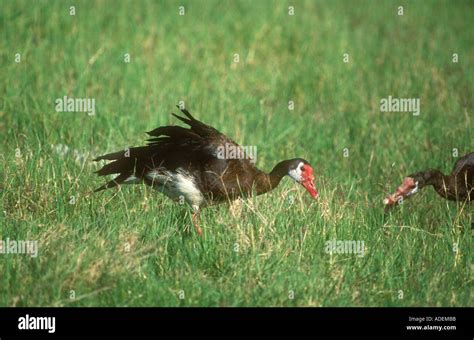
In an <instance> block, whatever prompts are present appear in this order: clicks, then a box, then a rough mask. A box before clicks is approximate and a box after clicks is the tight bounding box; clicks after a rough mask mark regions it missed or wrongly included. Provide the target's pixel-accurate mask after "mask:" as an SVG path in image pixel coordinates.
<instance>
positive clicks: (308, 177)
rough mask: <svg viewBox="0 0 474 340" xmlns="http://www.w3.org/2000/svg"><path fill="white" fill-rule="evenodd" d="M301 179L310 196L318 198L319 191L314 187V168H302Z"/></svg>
mask: <svg viewBox="0 0 474 340" xmlns="http://www.w3.org/2000/svg"><path fill="white" fill-rule="evenodd" d="M301 170H302V172H301V177H302V178H303V180H302V181H301V184H302V185H303V186H304V187H305V189H306V190H307V191H308V192H309V194H310V195H311V196H312V197H313V198H317V197H318V191H317V190H316V188H315V187H314V175H313V168H311V167H310V166H309V165H306V164H305V165H303V167H302V168H301Z"/></svg>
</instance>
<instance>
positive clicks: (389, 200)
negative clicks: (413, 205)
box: [383, 177, 416, 206]
mask: <svg viewBox="0 0 474 340" xmlns="http://www.w3.org/2000/svg"><path fill="white" fill-rule="evenodd" d="M415 187H416V183H415V180H414V179H413V178H411V177H406V178H405V179H404V180H403V183H402V185H400V186H399V187H398V188H397V191H395V193H393V194H391V195H388V196H387V197H386V198H385V199H384V200H383V203H384V204H385V205H386V206H393V205H395V203H398V202H399V201H400V199H404V198H405V197H407V196H408V194H409V192H410V191H412V190H413V189H414V188H415Z"/></svg>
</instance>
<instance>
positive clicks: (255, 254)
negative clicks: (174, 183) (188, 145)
mask: <svg viewBox="0 0 474 340" xmlns="http://www.w3.org/2000/svg"><path fill="white" fill-rule="evenodd" d="M71 5H74V6H75V15H70V11H71V9H70V6H71ZM181 5H182V6H184V9H185V15H179V6H181ZM0 6H1V7H2V8H1V11H0V24H1V29H0V32H1V33H0V34H1V40H0V60H1V66H0V75H1V79H2V81H1V83H0V98H1V101H0V117H1V118H0V119H1V120H0V144H1V154H0V167H1V170H2V171H1V182H0V189H1V190H0V195H1V203H0V204H1V207H0V208H1V210H0V240H5V239H7V238H8V239H10V240H35V241H37V242H38V243H37V244H38V256H37V257H32V256H29V255H25V254H0V273H1V275H0V305H1V306H472V305H473V295H472V291H473V290H472V288H473V280H472V255H473V254H472V252H473V250H472V233H471V224H472V223H473V221H474V218H473V216H472V215H473V213H472V205H471V206H468V205H466V204H462V203H458V204H456V203H452V202H447V201H445V200H442V199H441V198H439V197H438V196H437V195H436V194H435V192H434V191H433V190H432V189H431V188H426V189H425V190H423V192H422V193H421V194H419V195H417V196H416V197H414V198H413V199H411V200H410V201H407V202H405V203H404V204H403V205H401V206H400V207H398V208H397V209H395V210H394V211H393V213H392V214H391V215H388V216H384V214H383V204H382V199H383V197H385V195H386V194H387V193H389V192H391V191H393V190H394V189H395V188H396V187H397V186H398V185H399V184H400V183H401V181H402V179H403V178H404V176H406V175H408V174H409V173H412V172H415V171H419V170H424V169H427V168H430V167H436V168H439V169H441V170H442V171H443V172H445V173H449V172H450V171H451V168H452V166H453V164H454V162H455V160H456V157H453V153H455V151H456V150H457V151H458V153H459V156H461V155H463V154H465V153H467V152H471V151H473V150H474V143H473V140H474V139H473V131H474V130H473V118H474V117H473V93H474V89H473V79H474V70H473V63H474V27H473V26H472V14H473V12H474V6H473V3H472V2H471V1H440V2H438V1H436V2H435V1H399V2H394V1H350V2H349V1H329V0H328V1H293V2H287V1H238V2H237V1H225V2H224V1H222V2H221V1H203V0H201V1H185V0H183V1H177V2H176V1H174V2H173V1H166V2H161V1H112V0H109V1H96V2H92V1H79V0H76V1H73V2H70V1H69V2H68V1H41V0H39V1H13V0H7V1H2V3H1V5H0ZM288 6H294V15H289V14H288ZM398 6H404V9H403V10H404V13H403V15H398ZM17 53H18V54H19V55H20V59H19V62H17V61H18V60H16V58H17V57H18V55H17ZM126 53H128V54H129V55H130V62H125V60H124V55H125V54H126ZM345 53H347V54H348V58H349V60H348V62H344V54H345ZM236 54H238V56H236ZM453 54H457V55H458V58H459V60H458V62H453ZM237 58H238V62H235V61H236V60H237ZM389 95H392V96H395V97H401V98H419V99H420V103H421V110H420V114H419V115H418V116H415V115H413V114H411V113H409V112H381V110H380V100H381V99H382V98H386V97H388V96H389ZM64 96H69V97H74V98H85V97H87V98H94V99H95V101H96V113H95V115H88V114H87V113H85V112H75V113H73V112H56V110H55V100H56V98H63V97H64ZM180 101H184V102H185V104H186V107H187V108H188V109H189V110H190V111H191V113H193V114H194V115H195V116H196V117H197V118H198V119H201V120H203V121H204V122H206V123H208V124H210V125H212V126H214V127H216V128H217V129H219V130H220V131H222V132H223V133H225V134H227V135H228V136H230V137H231V138H233V139H234V140H236V141H237V142H239V143H240V144H242V145H255V146H257V148H258V156H257V166H258V167H259V168H261V169H264V170H266V171H270V170H271V169H272V167H273V166H274V165H275V164H276V163H277V162H278V161H280V160H283V159H289V158H295V157H303V158H305V159H307V160H308V161H309V162H310V163H311V164H312V165H313V167H314V168H315V171H316V187H317V188H318V189H319V191H320V197H319V198H318V200H317V201H314V200H311V198H310V197H309V195H308V194H307V193H306V192H305V191H304V189H303V188H302V187H300V186H297V185H296V184H295V183H293V182H292V181H291V180H290V179H288V178H286V179H284V181H283V182H282V183H281V184H280V186H279V187H278V188H277V189H276V190H274V191H273V192H271V193H269V194H267V195H264V196H260V197H258V198H253V199H250V200H247V201H243V202H240V203H237V204H234V205H232V206H231V207H230V206H229V205H221V206H216V207H211V208H208V209H205V210H204V211H203V213H202V227H203V229H204V234H203V236H202V237H199V236H197V235H196V233H194V232H188V231H186V229H189V227H190V214H189V211H188V210H187V209H186V208H184V207H181V206H179V205H177V204H175V203H173V202H171V201H169V200H168V199H167V198H165V197H164V196H162V195H160V194H157V193H156V192H153V191H152V190H150V189H149V188H148V187H145V186H124V187H122V188H121V189H120V190H108V191H105V192H103V193H97V194H94V193H92V191H93V189H95V188H97V187H98V186H100V185H101V184H103V183H104V181H103V179H100V178H98V177H97V176H96V175H95V174H94V173H93V171H95V170H97V169H98V168H99V167H100V164H96V163H94V162H92V159H93V158H94V157H96V156H98V155H101V154H104V153H105V152H109V151H117V150H120V149H122V148H125V147H128V146H137V145H140V144H142V143H143V141H144V139H145V138H146V135H145V133H144V132H145V131H149V130H151V129H153V128H155V127H157V126H160V125H163V124H171V123H172V124H176V123H177V121H176V120H175V119H173V117H172V116H171V115H170V113H171V112H176V108H175V105H176V104H178V103H179V102H180ZM290 101H293V103H294V109H293V110H290V109H289V102H290ZM454 149H455V150H454ZM453 150H454V151H453ZM344 152H345V153H344ZM345 156H347V157H345ZM329 240H358V241H364V245H365V253H364V256H357V255H356V254H328V253H327V252H326V251H325V245H326V242H327V241H329Z"/></svg>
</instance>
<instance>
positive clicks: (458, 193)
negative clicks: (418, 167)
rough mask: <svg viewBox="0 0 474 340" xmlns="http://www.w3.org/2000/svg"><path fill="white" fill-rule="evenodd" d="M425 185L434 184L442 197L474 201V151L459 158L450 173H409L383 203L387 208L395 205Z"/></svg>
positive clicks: (428, 171) (452, 199)
mask: <svg viewBox="0 0 474 340" xmlns="http://www.w3.org/2000/svg"><path fill="white" fill-rule="evenodd" d="M425 186H433V188H434V190H435V191H436V192H437V193H438V195H440V196H441V197H443V198H445V199H447V200H450V201H468V202H473V201H474V152H471V153H468V154H467V155H464V156H463V157H461V158H459V159H458V160H457V162H456V163H455V164H454V168H453V170H452V171H451V174H450V175H444V174H443V173H442V172H441V171H439V170H436V169H429V170H425V171H420V172H417V173H414V174H412V175H408V176H407V177H405V179H404V180H403V183H402V185H400V186H399V187H398V188H397V190H396V192H395V193H393V194H391V195H388V196H387V197H386V198H385V199H384V201H383V203H384V204H385V205H386V208H390V207H392V206H394V205H395V204H396V203H398V202H401V201H402V200H404V199H406V198H407V197H410V196H412V195H413V194H415V193H417V192H419V191H420V190H421V189H422V188H423V187H425Z"/></svg>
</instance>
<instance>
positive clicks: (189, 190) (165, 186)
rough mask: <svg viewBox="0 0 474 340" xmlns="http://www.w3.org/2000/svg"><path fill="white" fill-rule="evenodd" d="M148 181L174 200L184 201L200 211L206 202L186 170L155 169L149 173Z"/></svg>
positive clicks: (147, 175)
mask: <svg viewBox="0 0 474 340" xmlns="http://www.w3.org/2000/svg"><path fill="white" fill-rule="evenodd" d="M145 176H146V177H147V179H149V180H151V181H153V183H154V184H155V185H156V187H157V189H158V190H160V191H161V192H162V193H163V194H165V195H166V196H168V197H169V198H171V199H173V200H179V199H180V197H183V198H184V200H185V201H186V202H187V203H188V204H189V205H191V206H192V208H193V209H194V210H198V209H199V207H200V206H201V205H202V203H203V202H204V195H203V194H202V192H201V191H200V190H199V189H198V187H197V185H196V183H195V182H194V179H193V178H192V176H191V175H190V174H189V173H188V172H187V171H185V170H183V169H181V168H178V169H176V172H170V171H168V170H164V169H155V170H152V171H150V172H148V173H147V174H146V175H145Z"/></svg>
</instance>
